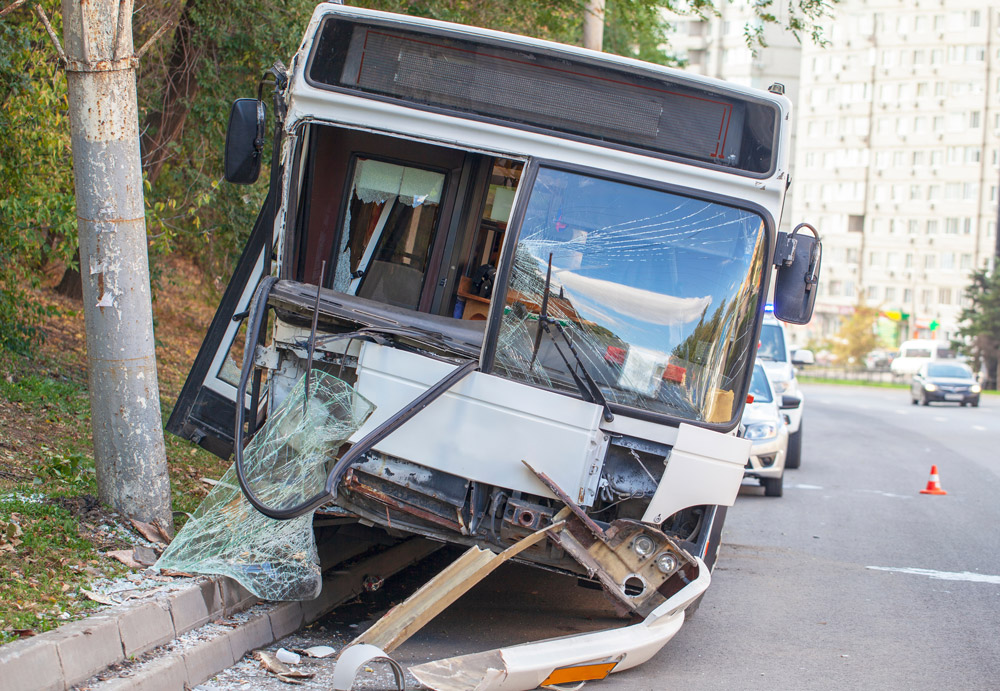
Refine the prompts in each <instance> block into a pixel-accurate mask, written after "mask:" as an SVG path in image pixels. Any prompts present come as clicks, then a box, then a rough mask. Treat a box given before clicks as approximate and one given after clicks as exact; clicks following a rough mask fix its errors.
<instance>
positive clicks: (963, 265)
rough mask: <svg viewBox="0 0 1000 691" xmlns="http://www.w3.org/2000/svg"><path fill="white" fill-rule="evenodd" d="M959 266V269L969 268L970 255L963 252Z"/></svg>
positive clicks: (970, 265) (970, 264) (970, 266)
mask: <svg viewBox="0 0 1000 691" xmlns="http://www.w3.org/2000/svg"><path fill="white" fill-rule="evenodd" d="M959 268H961V269H971V268H972V255H971V254H963V255H962V257H961V259H960V260H959Z"/></svg>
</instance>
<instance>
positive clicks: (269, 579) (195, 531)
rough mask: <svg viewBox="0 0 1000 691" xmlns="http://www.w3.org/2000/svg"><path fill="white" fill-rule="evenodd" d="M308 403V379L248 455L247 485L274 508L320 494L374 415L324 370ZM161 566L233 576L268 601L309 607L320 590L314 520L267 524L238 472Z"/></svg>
mask: <svg viewBox="0 0 1000 691" xmlns="http://www.w3.org/2000/svg"><path fill="white" fill-rule="evenodd" d="M305 399H306V389H305V378H302V379H300V380H299V381H298V383H297V384H296V385H295V386H294V387H293V388H292V390H291V392H289V394H288V396H287V397H286V398H285V400H284V401H282V402H281V404H280V405H278V407H277V409H276V410H275V411H274V412H273V413H272V415H271V416H270V417H269V418H268V419H267V421H266V422H265V423H264V425H263V426H262V427H261V429H260V430H259V431H258V432H257V434H256V435H255V436H254V437H253V439H251V440H250V443H249V444H247V447H246V449H245V450H244V456H243V457H244V467H245V474H246V477H247V480H248V481H249V483H250V485H251V487H252V488H253V489H254V492H255V493H256V494H257V496H258V497H259V498H260V499H261V501H263V502H264V504H266V505H268V506H270V507H273V508H275V509H284V508H289V507H291V506H294V505H295V504H298V503H300V502H301V501H303V500H304V499H306V498H308V497H311V496H313V495H315V494H317V493H319V492H321V491H322V490H323V487H324V485H325V483H326V477H327V473H328V471H329V469H330V468H331V467H332V464H333V463H334V461H335V460H336V456H337V453H338V451H339V450H340V448H341V446H343V445H344V443H345V442H346V441H347V439H348V438H349V437H350V436H351V435H352V434H353V433H354V432H355V431H357V430H358V429H359V428H360V427H361V425H363V424H364V422H365V420H367V419H368V416H369V415H371V413H372V412H373V411H374V409H375V406H374V405H373V404H372V403H371V402H369V401H368V400H367V399H366V398H364V397H363V396H361V395H360V394H359V393H358V392H357V391H355V390H354V389H353V388H352V387H351V386H350V385H348V384H347V383H346V382H343V381H341V380H340V379H337V378H336V377H334V376H331V375H329V374H327V373H325V372H321V371H313V373H312V376H311V381H310V385H309V396H308V401H307V402H306V400H305ZM303 403H305V405H303ZM156 566H157V567H158V568H160V569H173V570H176V571H186V572H189V573H199V574H212V575H222V576H229V577H231V578H234V579H235V580H237V581H238V582H239V583H240V584H241V585H243V586H244V587H245V588H246V589H247V590H249V591H250V592H252V593H253V594H254V595H256V596H257V597H259V598H261V599H264V600H308V599H312V598H315V597H317V596H318V595H319V592H320V588H321V587H322V578H321V574H320V566H319V556H318V554H317V551H316V540H315V536H314V535H313V529H312V513H309V514H307V515H305V516H300V517H299V518H295V519H292V520H289V521H278V520H274V519H271V518H268V517H267V516H265V515H264V514H262V513H260V512H259V511H257V510H256V509H254V508H253V507H252V506H251V505H250V503H249V502H248V501H247V500H246V498H245V497H244V496H243V493H242V491H241V490H240V486H239V482H238V480H237V478H236V468H235V466H233V467H230V468H229V470H228V471H226V474H225V475H223V477H222V479H221V480H220V481H219V483H218V484H217V485H216V486H215V487H214V488H213V489H212V491H211V492H210V493H209V495H208V496H207V497H206V498H205V500H204V501H203V502H202V503H201V506H199V507H198V509H197V510H196V511H195V512H194V515H192V516H191V518H190V519H189V520H188V522H187V524H186V525H185V526H184V528H183V529H182V530H181V531H180V532H179V533H178V534H177V537H175V538H174V541H173V542H171V543H170V546H169V547H168V548H167V550H166V551H165V552H164V553H163V556H161V557H160V560H159V561H158V562H157V563H156Z"/></svg>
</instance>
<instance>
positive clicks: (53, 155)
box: [0, 2, 76, 355]
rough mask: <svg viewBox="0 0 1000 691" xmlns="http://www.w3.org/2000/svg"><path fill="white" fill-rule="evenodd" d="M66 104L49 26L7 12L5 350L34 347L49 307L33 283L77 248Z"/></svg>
mask: <svg viewBox="0 0 1000 691" xmlns="http://www.w3.org/2000/svg"><path fill="white" fill-rule="evenodd" d="M42 4H43V5H44V6H46V9H47V10H49V11H51V10H52V9H53V7H54V6H55V3H53V2H45V3H42ZM55 28H56V31H59V30H60V25H59V22H58V18H57V19H56V23H55ZM67 110H68V104H67V101H66V80H65V78H64V77H63V74H62V71H61V69H60V68H59V65H58V63H57V61H56V55H55V51H54V50H53V49H52V47H51V44H50V43H49V38H48V35H47V34H46V33H45V30H44V29H43V28H42V26H41V24H40V23H39V22H38V21H37V20H35V19H34V17H33V16H32V15H31V14H29V13H28V12H27V11H17V12H14V13H12V14H10V15H8V16H7V17H5V18H4V20H3V21H0V228H2V229H3V232H0V350H5V351H12V352H15V353H19V354H22V355H26V354H29V353H30V352H31V350H32V345H33V343H35V342H36V341H37V340H38V339H39V338H40V337H41V333H40V331H39V330H38V328H37V327H38V325H39V324H40V323H41V321H42V320H43V319H44V317H45V316H46V315H47V314H48V313H47V311H46V310H45V309H44V308H42V307H41V306H39V305H36V304H35V303H33V302H32V301H31V300H30V299H29V293H30V288H32V287H35V286H37V285H38V283H39V281H40V278H41V275H42V274H41V271H42V269H43V268H44V267H45V265H46V264H47V263H49V262H51V261H54V260H58V261H68V260H70V259H71V258H72V256H73V253H74V252H75V250H76V218H75V214H74V211H73V209H74V206H73V161H72V158H71V156H70V147H69V140H70V134H69V123H68V117H67Z"/></svg>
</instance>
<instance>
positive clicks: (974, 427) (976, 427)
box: [972, 425, 986, 432]
mask: <svg viewBox="0 0 1000 691" xmlns="http://www.w3.org/2000/svg"><path fill="white" fill-rule="evenodd" d="M972 429H974V430H976V431H977V432H985V431H986V428H985V427H983V426H982V425H973V426H972Z"/></svg>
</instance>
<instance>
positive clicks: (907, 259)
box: [903, 252, 913, 269]
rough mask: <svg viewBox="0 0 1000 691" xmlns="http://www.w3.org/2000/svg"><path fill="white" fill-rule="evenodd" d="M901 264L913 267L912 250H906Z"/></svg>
mask: <svg viewBox="0 0 1000 691" xmlns="http://www.w3.org/2000/svg"><path fill="white" fill-rule="evenodd" d="M903 266H904V267H905V268H907V269H912V268H913V252H907V253H906V257H904V259H903Z"/></svg>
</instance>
